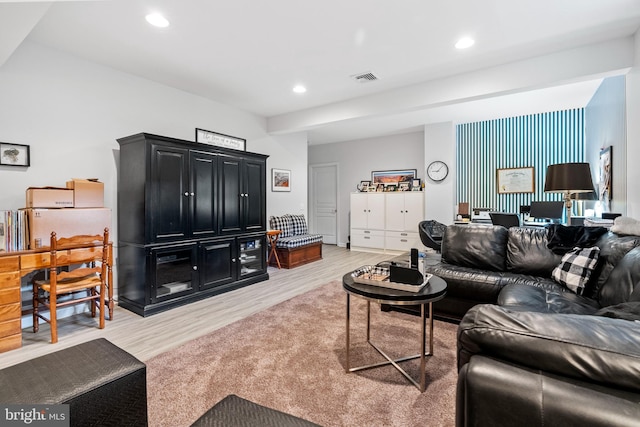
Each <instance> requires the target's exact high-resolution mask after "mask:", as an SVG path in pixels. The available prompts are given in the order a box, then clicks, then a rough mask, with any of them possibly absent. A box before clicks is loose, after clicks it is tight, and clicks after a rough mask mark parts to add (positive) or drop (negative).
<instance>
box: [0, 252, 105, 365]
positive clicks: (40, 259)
mask: <svg viewBox="0 0 640 427" xmlns="http://www.w3.org/2000/svg"><path fill="white" fill-rule="evenodd" d="M96 248H97V249H98V250H100V248H101V246H100V247H96ZM80 250H86V249H70V250H69V251H70V252H71V251H80ZM58 252H61V251H60V250H59V251H58ZM50 259H51V252H50V249H49V247H43V248H40V249H35V250H30V251H18V252H0V353H1V352H5V351H8V350H13V349H16V348H20V347H22V327H21V326H22V324H21V318H22V301H21V297H20V279H21V278H22V276H24V275H26V274H28V273H31V272H32V271H37V270H44V269H47V268H49V262H50ZM108 260H109V261H108V263H109V264H108V266H107V272H108V273H107V276H108V277H107V278H106V279H107V299H106V300H105V304H106V306H107V307H108V309H109V320H111V319H113V286H112V285H113V273H112V266H113V244H111V243H110V244H109V254H108ZM105 314H106V313H105Z"/></svg>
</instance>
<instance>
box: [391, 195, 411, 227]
mask: <svg viewBox="0 0 640 427" xmlns="http://www.w3.org/2000/svg"><path fill="white" fill-rule="evenodd" d="M385 197H386V199H387V200H386V202H387V203H386V209H385V212H386V216H385V229H386V230H395V231H402V230H404V215H405V208H404V194H403V193H389V194H386V195H385ZM416 227H417V225H416Z"/></svg>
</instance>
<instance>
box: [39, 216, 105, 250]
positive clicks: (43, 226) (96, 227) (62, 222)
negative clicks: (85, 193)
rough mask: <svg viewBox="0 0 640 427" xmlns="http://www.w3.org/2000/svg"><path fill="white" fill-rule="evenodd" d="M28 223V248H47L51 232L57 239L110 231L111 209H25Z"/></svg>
mask: <svg viewBox="0 0 640 427" xmlns="http://www.w3.org/2000/svg"><path fill="white" fill-rule="evenodd" d="M26 211H27V218H28V221H29V248H30V249H36V248H38V247H42V246H49V243H50V241H51V232H52V231H55V232H56V235H57V236H58V237H71V236H76V235H81V234H102V233H103V232H104V229H105V227H108V228H109V229H111V209H109V208H80V209H78V208H73V209H26Z"/></svg>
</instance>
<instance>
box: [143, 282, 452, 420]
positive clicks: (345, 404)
mask: <svg viewBox="0 0 640 427" xmlns="http://www.w3.org/2000/svg"><path fill="white" fill-rule="evenodd" d="M345 306H346V294H345V292H344V291H343V290H342V284H341V283H340V282H338V281H335V282H331V283H329V284H327V285H323V286H322V287H320V288H318V289H315V290H313V291H310V292H308V293H306V294H303V295H301V296H298V297H295V298H292V299H290V300H288V301H285V302H283V303H280V304H278V305H276V306H274V307H271V308H269V309H267V310H264V311H262V312H260V313H258V314H255V315H253V316H251V317H249V318H247V319H244V320H241V321H238V322H236V323H233V324H231V325H228V326H226V327H224V328H221V329H219V330H217V331H215V332H212V333H210V334H208V335H206V336H204V337H201V338H198V339H196V340H193V341H191V342H189V343H187V344H185V345H182V346H180V347H178V348H176V349H174V350H171V351H168V352H166V353H163V354H161V355H158V356H156V357H154V358H152V359H151V360H149V361H148V362H147V377H148V379H147V383H148V402H149V404H148V409H149V425H150V426H152V427H153V426H171V427H176V426H188V425H190V424H191V423H192V422H194V421H195V420H196V419H197V418H198V417H200V415H202V414H203V413H205V412H206V411H207V410H208V409H209V408H211V407H212V406H213V405H214V404H215V403H216V402H218V401H220V400H221V399H222V398H224V397H225V396H226V395H228V394H236V395H238V396H240V397H243V398H245V399H248V400H251V401H253V402H256V403H258V404H261V405H265V406H268V407H271V408H274V409H278V410H281V411H284V412H287V413H289V414H292V415H296V416H298V417H301V418H304V419H307V420H309V421H312V422H315V423H318V424H320V425H323V426H327V427H328V426H358V427H360V426H402V427H407V426H453V425H454V423H455V383H456V380H457V370H456V367H455V365H456V360H455V357H456V356H455V354H456V344H455V343H456V341H455V340H456V328H457V326H456V325H453V324H449V323H444V322H438V321H436V322H435V334H434V336H435V341H434V355H433V356H432V357H430V358H428V360H427V384H428V386H427V390H426V391H425V392H424V393H420V391H419V390H418V389H417V388H416V387H415V386H413V385H412V384H411V383H409V382H408V381H407V379H406V378H404V377H403V376H402V374H400V373H399V372H398V371H396V370H395V369H394V368H393V367H391V366H385V367H381V368H376V369H371V370H364V371H360V372H356V373H350V374H347V373H345V316H346V314H345ZM351 312H352V314H351V342H352V347H351V348H352V352H351V360H352V362H351V363H352V366H356V365H358V366H360V365H364V364H370V363H373V362H378V361H381V360H383V359H382V358H381V356H380V355H379V354H378V353H377V352H376V351H375V350H373V349H372V348H371V347H370V346H369V345H368V344H367V342H366V334H365V327H366V302H365V301H364V300H362V299H360V298H354V297H352V298H351ZM371 313H372V316H371V317H372V337H371V338H372V341H373V342H374V343H376V344H377V345H379V346H380V347H381V348H383V349H384V350H385V351H387V352H388V353H389V354H391V355H392V357H400V356H406V355H412V354H418V353H419V351H420V350H419V349H420V347H419V331H420V327H419V318H417V317H415V316H411V315H407V314H402V313H395V312H391V313H385V312H381V311H380V308H379V306H378V305H377V304H372V307H371ZM402 366H403V367H404V368H405V369H406V370H407V371H408V372H409V373H410V374H411V375H412V376H414V378H417V374H418V369H419V360H418V359H416V360H415V361H408V362H403V363H402Z"/></svg>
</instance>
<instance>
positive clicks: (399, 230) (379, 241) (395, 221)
mask: <svg viewBox="0 0 640 427" xmlns="http://www.w3.org/2000/svg"><path fill="white" fill-rule="evenodd" d="M423 219H424V193H423V192H422V191H406V192H404V191H402V192H393V193H351V230H350V234H351V250H354V251H370V252H392V253H393V252H406V251H408V250H410V249H411V248H422V246H423V245H422V242H421V241H420V235H419V234H418V223H419V222H420V221H422V220H423Z"/></svg>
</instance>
